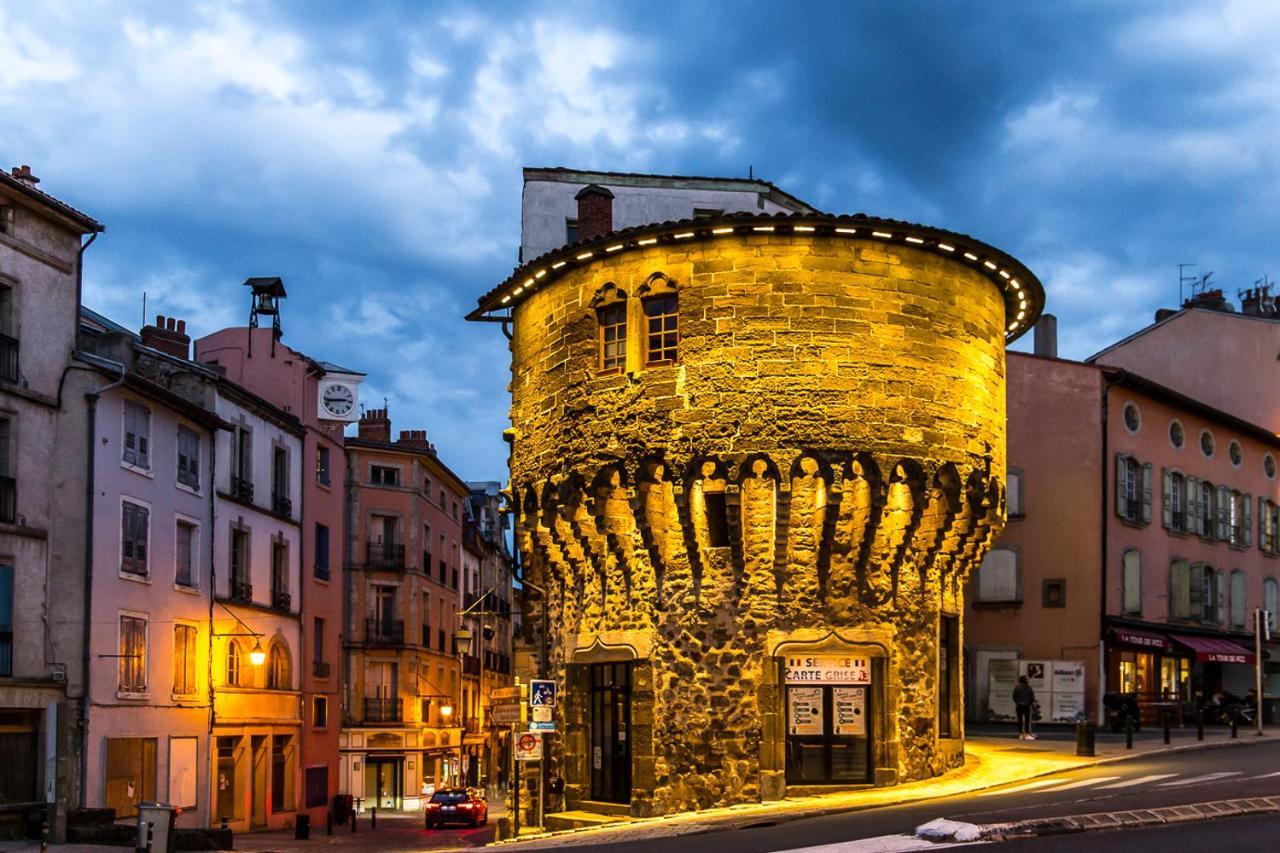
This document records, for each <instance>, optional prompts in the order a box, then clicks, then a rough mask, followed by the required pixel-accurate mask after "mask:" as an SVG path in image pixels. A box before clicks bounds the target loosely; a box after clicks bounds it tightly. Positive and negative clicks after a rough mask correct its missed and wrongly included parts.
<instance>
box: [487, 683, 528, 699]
mask: <svg viewBox="0 0 1280 853" xmlns="http://www.w3.org/2000/svg"><path fill="white" fill-rule="evenodd" d="M528 690H529V687H528V685H526V684H517V685H516V686H515V687H497V688H495V689H494V691H493V700H494V701H495V702H497V701H500V700H506V699H510V700H513V701H516V702H519V701H521V700H522V699H524V697H525V696H526V695H527V693H528Z"/></svg>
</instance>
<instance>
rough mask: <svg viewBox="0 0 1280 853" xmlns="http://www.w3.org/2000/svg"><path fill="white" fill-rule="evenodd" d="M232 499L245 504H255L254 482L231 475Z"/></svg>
mask: <svg viewBox="0 0 1280 853" xmlns="http://www.w3.org/2000/svg"><path fill="white" fill-rule="evenodd" d="M231 497H232V498H233V499H235V500H238V501H243V502H245V503H253V481H252V480H249V479H248V478H246V477H237V476H236V475H234V474H232V475H231Z"/></svg>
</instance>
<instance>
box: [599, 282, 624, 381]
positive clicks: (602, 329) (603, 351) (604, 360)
mask: <svg viewBox="0 0 1280 853" xmlns="http://www.w3.org/2000/svg"><path fill="white" fill-rule="evenodd" d="M591 307H592V308H594V309H595V310H596V324H597V332H596V344H597V347H598V348H599V351H600V370H601V371H602V372H604V373H621V372H623V371H625V370H626V369H627V294H626V293H625V292H624V291H622V290H619V289H618V287H617V285H615V284H614V283H613V282H607V283H606V284H605V285H604V287H602V288H600V290H598V291H597V292H596V295H595V298H594V299H592V300H591Z"/></svg>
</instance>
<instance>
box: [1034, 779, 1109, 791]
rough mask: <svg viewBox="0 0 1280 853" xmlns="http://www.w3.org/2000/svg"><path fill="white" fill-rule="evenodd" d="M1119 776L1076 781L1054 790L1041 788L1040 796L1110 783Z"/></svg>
mask: <svg viewBox="0 0 1280 853" xmlns="http://www.w3.org/2000/svg"><path fill="white" fill-rule="evenodd" d="M1119 778H1120V777H1119V776H1099V777H1097V778H1096V779H1077V780H1076V781H1074V782H1068V783H1067V784H1065V785H1059V786H1058V787H1056V788H1041V789H1040V793H1042V794H1056V793H1058V792H1059V791H1071V790H1074V789H1076V788H1087V787H1089V786H1090V785H1097V784H1099V783H1102V782H1110V781H1111V780H1112V779H1119Z"/></svg>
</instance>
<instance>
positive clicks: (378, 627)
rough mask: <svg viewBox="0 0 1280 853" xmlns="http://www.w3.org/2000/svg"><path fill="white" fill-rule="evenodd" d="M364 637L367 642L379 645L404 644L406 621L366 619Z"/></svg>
mask: <svg viewBox="0 0 1280 853" xmlns="http://www.w3.org/2000/svg"><path fill="white" fill-rule="evenodd" d="M364 639H365V642H366V643H373V644H377V645H392V646H400V645H404V621H403V620H400V619H390V620H388V619H377V618H373V619H366V620H364Z"/></svg>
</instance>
